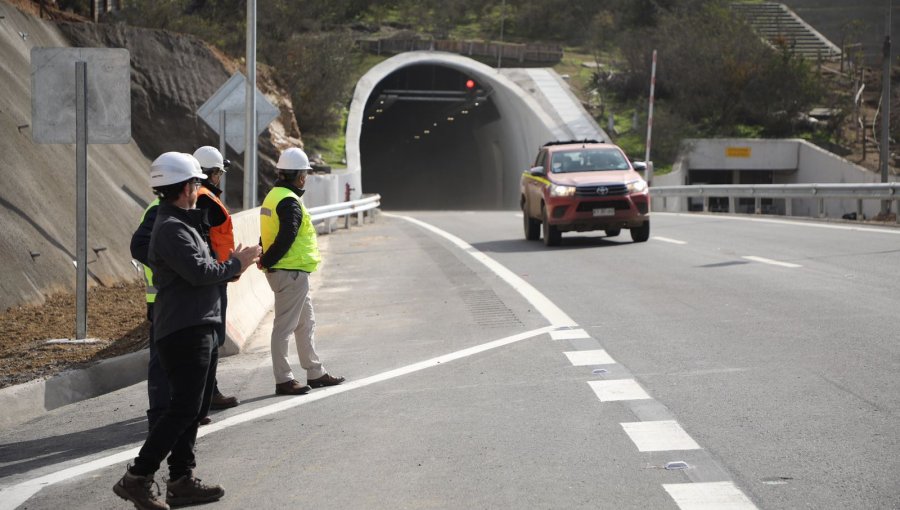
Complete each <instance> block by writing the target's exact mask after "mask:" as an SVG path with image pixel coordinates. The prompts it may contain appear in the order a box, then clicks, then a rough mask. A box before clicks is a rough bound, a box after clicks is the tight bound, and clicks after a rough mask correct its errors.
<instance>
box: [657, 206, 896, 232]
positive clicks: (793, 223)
mask: <svg viewBox="0 0 900 510" xmlns="http://www.w3.org/2000/svg"><path fill="white" fill-rule="evenodd" d="M653 214H654V215H657V216H658V215H663V216H684V217H686V218H689V217H692V216H693V217H694V218H696V217H698V215H696V214H683V213H667V212H656V211H654V212H653ZM702 216H703V217H704V218H712V219H716V220H732V221H751V222H755V223H774V224H777V225H790V226H794V227H811V228H828V229H832V230H851V231H853V232H867V233H875V234H893V235H900V229H887V228H879V227H850V226H844V225H829V224H824V223H815V222H813V221H790V220H771V219H763V218H743V217H740V216H726V215H718V214H717V215H715V216H710V215H705V214H704V215H702Z"/></svg>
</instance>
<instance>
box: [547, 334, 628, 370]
mask: <svg viewBox="0 0 900 510" xmlns="http://www.w3.org/2000/svg"><path fill="white" fill-rule="evenodd" d="M551 334H552V333H551ZM563 354H565V355H566V357H567V358H569V362H570V363H572V365H573V366H576V367H584V366H589V365H614V364H615V363H616V360H614V359H612V357H611V356H610V355H609V354H607V353H606V351H605V350H603V349H597V350H593V351H566V352H564V353H563Z"/></svg>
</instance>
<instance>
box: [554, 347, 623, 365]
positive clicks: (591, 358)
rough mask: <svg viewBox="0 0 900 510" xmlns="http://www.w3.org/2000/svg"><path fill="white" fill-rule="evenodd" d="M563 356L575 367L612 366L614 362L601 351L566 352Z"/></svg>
mask: <svg viewBox="0 0 900 510" xmlns="http://www.w3.org/2000/svg"><path fill="white" fill-rule="evenodd" d="M563 354H565V355H566V357H567V358H569V362H570V363H572V365H573V366H576V367H585V366H589V365H613V364H615V363H616V360H614V359H612V357H611V356H610V355H609V354H607V353H606V351H605V350H603V349H597V350H593V351H567V352H564V353H563Z"/></svg>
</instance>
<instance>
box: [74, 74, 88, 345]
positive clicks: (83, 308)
mask: <svg viewBox="0 0 900 510" xmlns="http://www.w3.org/2000/svg"><path fill="white" fill-rule="evenodd" d="M87 140H88V123H87V62H75V238H76V240H75V266H76V268H75V274H76V280H75V339H76V340H83V339H84V338H87Z"/></svg>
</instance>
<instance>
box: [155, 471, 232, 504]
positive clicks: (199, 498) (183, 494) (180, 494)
mask: <svg viewBox="0 0 900 510" xmlns="http://www.w3.org/2000/svg"><path fill="white" fill-rule="evenodd" d="M224 495H225V489H223V488H222V486H221V485H205V484H202V483H200V479H199V478H194V477H193V476H190V475H184V476H182V477H181V478H179V479H178V480H175V481H174V482H172V481H170V482H169V483H167V484H166V503H168V504H169V506H185V505H193V504H195V503H209V502H210V501H218V500H219V499H221V498H222V496H224Z"/></svg>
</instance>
